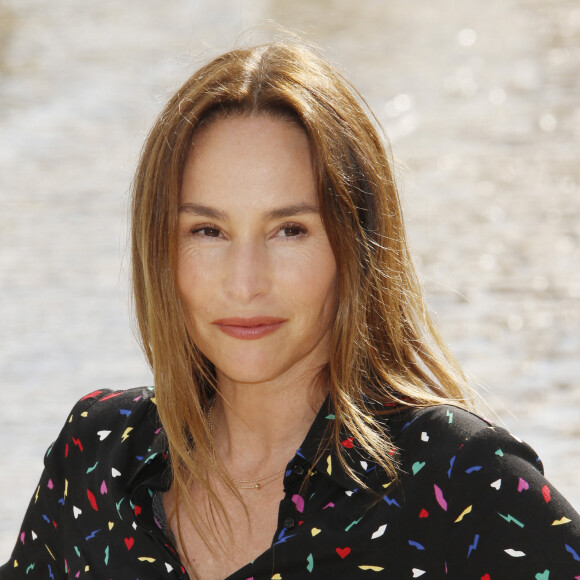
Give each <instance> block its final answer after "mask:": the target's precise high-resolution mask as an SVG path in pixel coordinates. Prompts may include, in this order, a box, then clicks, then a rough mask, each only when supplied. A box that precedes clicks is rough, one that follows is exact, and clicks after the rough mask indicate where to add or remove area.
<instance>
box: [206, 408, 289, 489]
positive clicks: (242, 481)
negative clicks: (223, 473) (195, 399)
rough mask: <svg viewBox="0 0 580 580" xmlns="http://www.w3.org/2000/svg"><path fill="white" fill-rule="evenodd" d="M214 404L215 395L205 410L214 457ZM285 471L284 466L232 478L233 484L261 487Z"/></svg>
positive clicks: (244, 487)
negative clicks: (248, 476)
mask: <svg viewBox="0 0 580 580" xmlns="http://www.w3.org/2000/svg"><path fill="white" fill-rule="evenodd" d="M214 405H215V397H214V399H213V400H212V402H211V403H210V406H209V409H208V411H207V424H208V427H209V433H210V435H211V439H212V454H213V457H214V459H215V448H214V447H213V440H214V431H213V421H212V411H213V406H214ZM285 471H286V466H284V467H283V468H282V469H279V470H278V471H274V472H273V473H269V474H268V475H263V476H262V477H258V478H257V479H234V484H235V485H236V487H237V488H238V489H256V490H258V489H262V488H263V487H265V486H266V485H268V484H269V483H272V482H273V481H276V480H277V479H278V478H279V477H282V475H283V474H284V472H285Z"/></svg>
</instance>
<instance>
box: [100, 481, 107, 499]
mask: <svg viewBox="0 0 580 580" xmlns="http://www.w3.org/2000/svg"><path fill="white" fill-rule="evenodd" d="M105 493H107V484H106V483H105V480H104V479H103V483H101V495H104V494H105Z"/></svg>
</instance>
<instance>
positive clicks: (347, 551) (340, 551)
mask: <svg viewBox="0 0 580 580" xmlns="http://www.w3.org/2000/svg"><path fill="white" fill-rule="evenodd" d="M336 553H337V554H338V555H339V556H340V557H341V558H343V559H344V558H346V557H347V556H348V555H349V554H350V548H349V547H348V546H347V547H346V548H336Z"/></svg>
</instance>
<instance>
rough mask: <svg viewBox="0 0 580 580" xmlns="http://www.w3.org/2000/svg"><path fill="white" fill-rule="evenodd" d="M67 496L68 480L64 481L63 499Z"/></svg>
mask: <svg viewBox="0 0 580 580" xmlns="http://www.w3.org/2000/svg"><path fill="white" fill-rule="evenodd" d="M67 495H68V479H65V480H64V497H66V496H67Z"/></svg>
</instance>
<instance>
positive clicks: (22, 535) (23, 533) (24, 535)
mask: <svg viewBox="0 0 580 580" xmlns="http://www.w3.org/2000/svg"><path fill="white" fill-rule="evenodd" d="M25 537H26V532H22V533H21V534H20V541H21V542H22V543H23V544H24V538H25Z"/></svg>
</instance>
